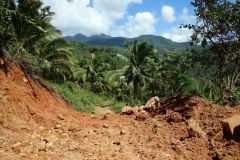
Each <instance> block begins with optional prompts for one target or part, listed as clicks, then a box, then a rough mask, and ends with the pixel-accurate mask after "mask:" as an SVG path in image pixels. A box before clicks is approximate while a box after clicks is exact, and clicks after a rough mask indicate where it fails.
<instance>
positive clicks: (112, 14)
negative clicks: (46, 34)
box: [42, 0, 142, 36]
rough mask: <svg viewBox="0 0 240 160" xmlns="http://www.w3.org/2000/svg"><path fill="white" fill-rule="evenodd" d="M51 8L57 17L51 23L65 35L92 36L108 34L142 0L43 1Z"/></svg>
mask: <svg viewBox="0 0 240 160" xmlns="http://www.w3.org/2000/svg"><path fill="white" fill-rule="evenodd" d="M42 2H43V3H44V4H45V5H50V6H51V11H53V12H55V13H56V15H55V16H54V17H53V20H52V21H51V23H52V24H53V25H54V26H56V27H57V28H58V29H59V30H61V31H62V33H63V35H74V34H76V33H82V34H84V35H87V36H90V35H94V34H100V33H108V31H109V29H110V27H112V26H114V24H115V22H116V21H117V20H119V19H122V18H124V16H125V15H126V14H127V8H128V6H129V5H130V4H132V3H142V0H114V1H112V0H92V3H91V0H73V1H72V2H67V0H55V1H49V0H42Z"/></svg>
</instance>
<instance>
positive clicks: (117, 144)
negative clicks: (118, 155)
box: [113, 141, 121, 145]
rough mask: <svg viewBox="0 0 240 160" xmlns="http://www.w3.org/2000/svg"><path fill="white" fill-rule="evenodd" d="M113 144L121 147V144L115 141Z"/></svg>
mask: <svg viewBox="0 0 240 160" xmlns="http://www.w3.org/2000/svg"><path fill="white" fill-rule="evenodd" d="M113 144H116V145H120V144H121V143H120V142H119V141H114V142H113Z"/></svg>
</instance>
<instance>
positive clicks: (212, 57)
mask: <svg viewBox="0 0 240 160" xmlns="http://www.w3.org/2000/svg"><path fill="white" fill-rule="evenodd" d="M191 4H192V5H193V6H194V7H195V8H196V10H195V14H196V15H195V16H196V17H197V23H196V24H194V25H191V24H183V25H181V27H185V28H189V29H192V30H193V35H192V36H191V40H190V44H192V45H193V46H192V47H191V48H186V50H178V51H177V52H167V53H166V52H164V53H163V52H162V51H159V50H158V49H156V48H157V47H158V46H153V45H152V43H151V41H149V42H146V41H137V40H134V41H133V43H129V42H128V41H123V42H122V43H124V44H125V46H126V48H124V49H123V48H116V47H110V46H100V45H90V44H87V43H85V42H76V41H67V40H65V39H64V38H63V36H62V35H61V32H60V31H58V30H57V29H56V28H55V27H54V26H53V25H52V24H51V23H50V20H51V18H52V16H53V15H54V13H53V12H51V8H50V6H43V3H42V2H41V0H18V1H17V3H16V2H15V1H14V0H2V1H0V21H1V23H0V37H1V38H0V50H1V52H4V54H6V55H8V56H10V57H11V58H12V60H14V61H15V62H16V63H19V64H20V65H21V66H22V68H24V69H25V71H26V72H27V73H28V74H30V75H31V76H32V77H33V78H35V79H38V80H39V79H41V80H43V82H42V83H46V85H48V86H50V87H51V88H52V89H53V90H54V91H55V92H56V93H57V94H59V95H60V96H61V97H63V98H64V99H65V100H66V101H67V102H68V103H70V104H71V105H73V106H74V108H75V109H76V110H78V111H83V112H89V113H90V112H94V107H96V106H104V105H106V102H107V104H108V105H110V106H111V108H112V110H114V111H115V112H119V111H120V108H121V107H123V106H124V105H141V104H143V103H145V102H146V100H148V99H149V98H151V97H153V96H158V97H160V98H161V99H166V98H168V97H171V96H177V95H191V94H194V93H199V94H200V95H201V96H202V97H203V98H205V99H207V100H209V101H211V102H214V103H219V104H224V105H229V106H234V105H237V104H239V103H240V99H239V97H240V88H239V86H240V81H239V75H240V62H239V61H240V51H239V45H240V43H239V41H240V38H239V37H240V36H239V35H240V30H239V24H240V23H239V18H238V17H239V14H240V13H239V10H240V9H239V5H240V2H239V0H237V1H236V3H232V2H230V1H227V0H213V1H209V2H208V1H204V0H195V1H193V2H192V3H191ZM223 11H224V12H223ZM200 44H201V45H202V46H203V47H204V48H202V47H201V45H200Z"/></svg>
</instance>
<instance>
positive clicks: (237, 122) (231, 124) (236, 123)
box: [222, 115, 240, 141]
mask: <svg viewBox="0 0 240 160" xmlns="http://www.w3.org/2000/svg"><path fill="white" fill-rule="evenodd" d="M222 127H223V130H224V131H225V132H226V133H227V134H228V137H230V138H232V139H234V140H235V141H239V140H240V115H233V116H231V117H230V118H227V119H224V120H223V121H222Z"/></svg>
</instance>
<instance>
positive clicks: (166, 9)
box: [161, 5, 176, 23]
mask: <svg viewBox="0 0 240 160" xmlns="http://www.w3.org/2000/svg"><path fill="white" fill-rule="evenodd" d="M161 12H162V18H163V20H164V21H165V22H167V23H172V22H174V21H175V20H176V17H175V16H174V13H175V11H174V9H173V8H172V7H171V6H168V5H164V6H163V7H162V10H161Z"/></svg>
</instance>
